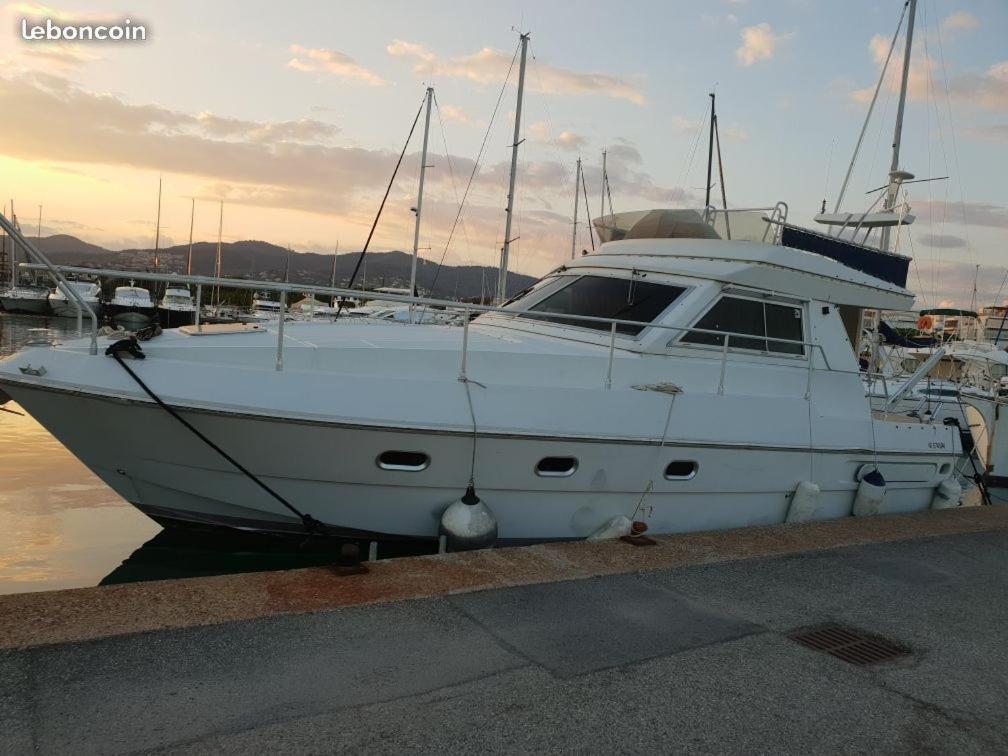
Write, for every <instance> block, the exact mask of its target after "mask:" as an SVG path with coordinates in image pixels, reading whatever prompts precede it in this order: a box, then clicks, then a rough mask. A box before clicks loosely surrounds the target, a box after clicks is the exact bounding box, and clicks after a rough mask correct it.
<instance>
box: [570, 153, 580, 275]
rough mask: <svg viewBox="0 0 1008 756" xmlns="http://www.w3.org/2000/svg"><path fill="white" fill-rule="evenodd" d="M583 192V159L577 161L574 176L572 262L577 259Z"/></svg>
mask: <svg viewBox="0 0 1008 756" xmlns="http://www.w3.org/2000/svg"><path fill="white" fill-rule="evenodd" d="M580 191H581V158H580V157H579V158H578V159H577V173H576V174H575V176H574V230H573V231H571V260H573V259H574V258H575V257H577V227H578V193H579V192H580Z"/></svg>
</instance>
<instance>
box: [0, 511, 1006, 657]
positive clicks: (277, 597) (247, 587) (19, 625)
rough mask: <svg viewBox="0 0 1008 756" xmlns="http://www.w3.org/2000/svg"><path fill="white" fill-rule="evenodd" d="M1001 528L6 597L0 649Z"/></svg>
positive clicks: (749, 536)
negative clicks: (346, 574) (361, 573)
mask: <svg viewBox="0 0 1008 756" xmlns="http://www.w3.org/2000/svg"><path fill="white" fill-rule="evenodd" d="M1003 528H1008V507H961V508H958V509H952V510H943V511H937V512H925V513H920V514H913V515H887V516H879V517H871V518H862V519H857V518H848V519H843V520H829V521H825V522H815V523H802V524H794V525H775V526H769V527H757V528H744V529H739V530H730V531H718V532H704V533H686V534H680V535H667V536H656V537H655V539H656V540H657V541H658V544H657V546H654V547H650V548H635V547H634V546H631V545H629V544H626V543H623V542H622V541H618V540H614V541H604V542H600V543H587V542H583V541H579V542H567V543H555V544H544V545H539V546H528V547H522V548H507V549H492V550H486V551H475V552H467V553H458V554H445V555H441V556H422V557H409V558H403V559H396V560H390V561H380V562H376V563H373V564H370V565H369V571H368V573H367V574H363V575H350V576H345V575H340V574H338V573H337V571H336V570H335V569H331V568H327V567H312V568H306V569H297V570H288V571H284V572H258V573H247V574H241V575H221V576H217V577H205V578H188V579H183V580H165V581H152V582H147V583H131V584H124V585H112V586H100V587H96V588H78V589H73V590H66V591H49V592H42V593H23V594H14V595H10V596H0V648H25V647H30V646H40V645H48V644H54V643H68V642H75V641H85V640H93V639H96V638H102V637H107V636H111V635H123V634H127V633H138V632H145V631H152V630H161V629H167V628H183V627H192V626H196V625H208V624H217V623H223V622H233V621H241V620H249V619H254V618H260V617H269V616H275V615H280V614H292V613H294V614H296V613H304V612H317V611H324V610H329V609H337V608H340V607H347V606H355V605H362V604H373V603H381V602H388V601H402V600H407V599H416V598H426V597H431V596H444V595H448V594H452V593H460V592H467V591H479V590H486V589H491V588H505V587H509V586H515V585H529V584H533V583H543V582H552V581H561V580H577V579H582V578H588V577H593V576H596V575H611V574H615V573H627V572H639V571H647V570H656V569H664V568H670V567H681V566H687V565H694V564H709V563H713V562H725V561H735V560H743V559H754V558H759V557H773V556H781V555H784V554H794V553H799V552H803V551H817V550H824V549H831V548H837V547H840V546H854V545H861V544H867V543H880V542H886V541H899V540H909V539H915V538H928V537H934V536H942V535H951V534H954V533H970V532H977V531H983V530H998V529H1003Z"/></svg>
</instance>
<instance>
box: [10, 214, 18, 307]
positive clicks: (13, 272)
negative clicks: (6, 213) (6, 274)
mask: <svg viewBox="0 0 1008 756" xmlns="http://www.w3.org/2000/svg"><path fill="white" fill-rule="evenodd" d="M10 214H11V225H12V226H14V228H17V227H18V222H17V213H15V212H14V199H13V198H12V199H11V201H10ZM16 257H17V247H16V246H15V245H14V237H13V236H12V237H11V247H10V285H11V289H14V287H15V286H17V263H16V261H15V258H16Z"/></svg>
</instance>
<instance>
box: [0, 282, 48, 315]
mask: <svg viewBox="0 0 1008 756" xmlns="http://www.w3.org/2000/svg"><path fill="white" fill-rule="evenodd" d="M0 307H3V310H4V312H10V313H21V314H25V315H46V314H48V313H49V289H47V288H46V287H44V286H22V285H16V286H10V287H8V288H7V289H4V290H3V291H0Z"/></svg>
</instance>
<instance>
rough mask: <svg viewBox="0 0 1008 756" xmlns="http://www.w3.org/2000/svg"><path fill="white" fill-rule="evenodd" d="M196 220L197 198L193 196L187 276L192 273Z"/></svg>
mask: <svg viewBox="0 0 1008 756" xmlns="http://www.w3.org/2000/svg"><path fill="white" fill-rule="evenodd" d="M194 220H196V198H195V197H193V198H192V209H190V211H189V254H188V255H187V256H186V269H185V273H186V275H187V276H191V275H192V237H193V221H194Z"/></svg>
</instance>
